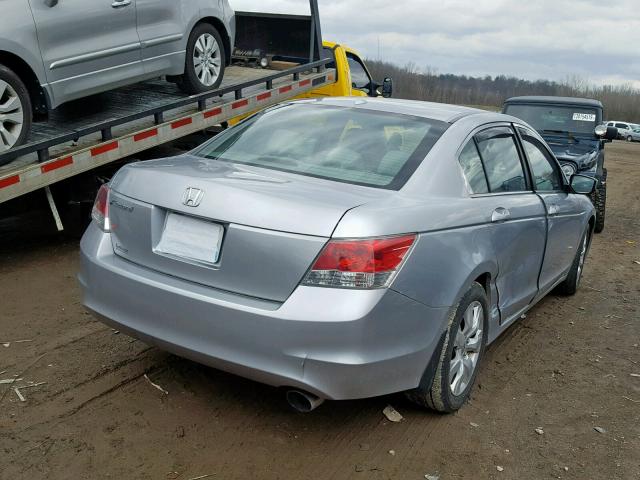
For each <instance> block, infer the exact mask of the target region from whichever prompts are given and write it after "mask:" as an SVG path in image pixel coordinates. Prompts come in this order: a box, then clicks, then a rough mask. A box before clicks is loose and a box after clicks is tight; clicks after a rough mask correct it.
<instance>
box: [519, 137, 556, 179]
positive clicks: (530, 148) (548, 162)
mask: <svg viewBox="0 0 640 480" xmlns="http://www.w3.org/2000/svg"><path fill="white" fill-rule="evenodd" d="M519 131H520V135H521V137H522V146H523V147H524V151H525V153H526V154H527V159H528V160H529V165H530V166H531V173H532V174H533V184H534V189H535V190H536V191H537V192H555V191H561V190H562V177H561V174H560V170H559V169H558V166H557V164H556V161H555V159H553V158H552V157H551V155H550V154H549V152H548V151H547V150H546V149H545V148H544V146H543V145H542V144H541V143H540V141H539V140H538V139H537V138H535V137H534V136H533V135H531V134H529V133H527V131H526V130H524V129H519Z"/></svg>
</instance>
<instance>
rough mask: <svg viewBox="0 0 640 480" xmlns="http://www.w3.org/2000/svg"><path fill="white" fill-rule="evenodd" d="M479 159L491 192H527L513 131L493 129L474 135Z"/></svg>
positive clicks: (504, 128) (501, 128) (499, 128)
mask: <svg viewBox="0 0 640 480" xmlns="http://www.w3.org/2000/svg"><path fill="white" fill-rule="evenodd" d="M476 141H477V143H478V150H479V152H480V157H481V158H482V161H483V163H484V168H485V171H486V174H487V178H488V180H489V190H490V191H491V192H492V193H493V192H498V193H500V192H523V191H527V190H528V189H527V182H526V178H525V175H524V169H523V168H522V162H521V160H520V154H519V153H518V147H517V146H516V139H515V135H514V133H513V131H512V130H511V129H510V128H508V127H493V128H490V129H488V130H484V131H482V132H480V133H479V134H477V135H476Z"/></svg>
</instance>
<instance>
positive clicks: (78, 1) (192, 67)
mask: <svg viewBox="0 0 640 480" xmlns="http://www.w3.org/2000/svg"><path fill="white" fill-rule="evenodd" d="M0 12H2V14H1V15H0V152H3V151H6V150H9V149H10V148H12V147H14V146H16V145H19V144H21V143H23V142H24V141H25V139H26V137H27V135H28V133H29V130H30V127H31V122H32V119H33V115H34V114H41V113H46V112H47V111H48V110H50V109H53V108H56V107H58V106H59V105H61V104H63V103H65V102H68V101H70V100H75V99H78V98H83V97H86V96H89V95H92V94H95V93H99V92H104V91H107V90H111V89H114V88H117V87H121V86H123V85H129V84H132V83H137V82H140V81H143V80H147V79H150V78H155V77H160V76H164V75H166V76H167V78H168V79H169V80H172V81H174V82H176V83H177V84H178V85H179V86H180V87H181V88H182V89H183V90H184V91H186V92H188V93H191V94H194V93H200V92H204V91H206V90H209V89H212V88H216V87H218V86H219V85H220V82H221V81H222V77H223V75H224V69H225V66H226V65H228V63H229V61H230V59H231V52H232V48H233V42H234V35H235V17H234V12H233V10H232V9H231V7H230V6H229V3H228V1H227V0H192V1H189V2H176V1H174V0H92V1H86V0H0Z"/></svg>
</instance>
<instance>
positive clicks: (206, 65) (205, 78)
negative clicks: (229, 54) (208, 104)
mask: <svg viewBox="0 0 640 480" xmlns="http://www.w3.org/2000/svg"><path fill="white" fill-rule="evenodd" d="M221 66H222V58H221V56H220V46H219V45H218V41H217V40H216V39H215V37H214V36H213V35H211V34H210V33H204V34H202V35H200V36H199V37H198V39H197V40H196V43H195V47H194V49H193V67H194V68H195V72H196V76H197V77H198V80H199V81H200V83H202V84H203V85H204V86H206V87H211V86H212V85H214V84H215V83H216V80H218V77H219V76H220V67H221Z"/></svg>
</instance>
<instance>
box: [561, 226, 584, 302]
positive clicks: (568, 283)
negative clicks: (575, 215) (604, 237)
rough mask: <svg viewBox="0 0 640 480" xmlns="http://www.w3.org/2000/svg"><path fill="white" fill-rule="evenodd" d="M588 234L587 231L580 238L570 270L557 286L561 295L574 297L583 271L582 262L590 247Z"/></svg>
mask: <svg viewBox="0 0 640 480" xmlns="http://www.w3.org/2000/svg"><path fill="white" fill-rule="evenodd" d="M589 237H590V232H589V229H587V231H586V232H584V233H583V234H582V237H581V238H580V243H579V245H580V246H579V247H578V251H577V252H576V256H575V257H574V259H573V263H572V264H571V270H569V274H568V275H567V278H565V279H564V281H563V282H562V283H561V284H560V285H558V292H559V293H561V294H562V295H575V293H576V292H577V291H578V287H579V286H580V280H581V279H582V272H583V271H584V262H585V260H586V259H587V254H588V253H589V245H590V238H589Z"/></svg>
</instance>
